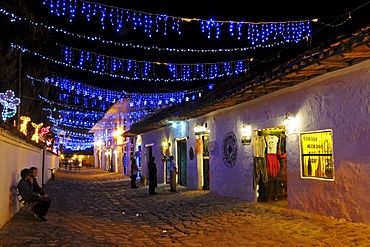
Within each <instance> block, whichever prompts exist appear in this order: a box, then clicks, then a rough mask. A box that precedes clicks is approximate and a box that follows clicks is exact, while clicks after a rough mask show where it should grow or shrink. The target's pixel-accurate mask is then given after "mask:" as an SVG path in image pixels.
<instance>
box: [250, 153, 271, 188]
mask: <svg viewBox="0 0 370 247" xmlns="http://www.w3.org/2000/svg"><path fill="white" fill-rule="evenodd" d="M253 170H254V179H253V189H256V188H257V184H259V181H260V179H261V180H262V182H263V183H266V182H267V181H268V175H267V170H266V159H265V157H254V166H253Z"/></svg>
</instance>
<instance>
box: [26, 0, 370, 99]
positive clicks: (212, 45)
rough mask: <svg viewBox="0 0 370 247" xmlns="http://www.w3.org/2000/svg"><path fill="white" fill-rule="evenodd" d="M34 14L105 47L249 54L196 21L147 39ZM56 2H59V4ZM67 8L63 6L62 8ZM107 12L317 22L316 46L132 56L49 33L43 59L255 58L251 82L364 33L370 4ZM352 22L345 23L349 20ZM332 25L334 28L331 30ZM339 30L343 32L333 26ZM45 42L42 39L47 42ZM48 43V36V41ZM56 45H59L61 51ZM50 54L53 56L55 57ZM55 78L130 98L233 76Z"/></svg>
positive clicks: (211, 4)
mask: <svg viewBox="0 0 370 247" xmlns="http://www.w3.org/2000/svg"><path fill="white" fill-rule="evenodd" d="M32 2H33V3H32V8H33V9H32V10H33V11H34V12H35V18H39V20H37V21H41V22H43V23H46V24H49V25H54V26H55V27H58V28H63V29H64V30H67V31H70V32H74V33H79V34H82V35H88V36H98V37H100V38H102V39H105V40H111V41H116V42H121V43H131V44H136V45H142V46H147V47H153V46H158V47H167V48H176V49H226V48H228V49H232V48H237V47H248V46H249V43H248V41H246V40H245V39H241V40H237V39H236V38H231V37H230V36H228V35H227V28H226V25H225V27H222V29H221V30H222V33H221V36H220V38H219V39H215V38H212V39H207V37H206V36H207V35H206V34H204V33H201V31H200V24H199V22H198V21H191V22H188V23H182V24H181V27H180V29H181V32H182V34H181V35H178V34H176V33H175V32H173V31H171V30H170V28H168V29H169V31H168V34H167V36H163V35H162V34H156V33H155V32H153V36H152V38H149V37H148V35H147V34H146V33H144V32H143V29H142V28H140V27H139V28H137V30H134V29H133V28H134V27H133V25H132V23H127V24H124V25H123V26H122V28H121V30H120V31H119V32H116V31H115V29H114V28H111V27H110V26H106V29H105V30H102V28H101V23H100V21H99V17H92V18H91V22H88V21H86V18H85V17H84V16H83V15H81V14H80V13H77V14H76V17H75V18H74V19H73V21H72V22H70V21H69V16H65V17H62V16H61V17H56V15H54V14H50V11H49V8H48V7H47V6H45V5H43V4H42V2H43V1H42V0H37V1H32ZM54 2H57V0H54ZM62 2H63V1H62V0H60V3H62ZM96 3H100V4H104V5H106V6H109V7H118V8H124V9H130V10H133V11H141V12H146V13H151V14H166V15H169V16H175V17H182V18H196V19H204V20H209V19H210V18H213V19H215V20H222V21H229V20H233V21H248V22H250V21H253V22H258V21H274V22H281V21H296V20H312V19H319V22H317V23H312V24H311V29H312V35H311V39H309V40H303V41H300V42H299V43H297V44H296V43H290V44H284V45H280V46H278V47H272V48H257V49H253V50H248V51H237V52H228V53H209V52H208V53H179V52H166V51H160V52H159V51H155V50H151V51H148V50H143V49H137V48H136V49H134V48H123V47H117V46H114V45H109V44H102V43H99V42H92V41H88V40H86V39H80V38H76V37H71V36H68V35H63V34H58V35H56V34H55V33H54V32H52V31H49V32H50V33H51V34H52V35H54V37H53V39H52V42H50V43H49V44H48V45H47V48H45V47H41V48H39V50H40V51H44V52H47V53H48V52H51V53H52V54H58V53H59V54H60V53H61V51H60V49H61V46H62V45H63V46H70V47H73V48H76V49H79V50H86V51H91V52H95V53H97V54H102V55H105V56H109V57H119V58H122V59H132V60H140V61H149V62H160V63H214V62H221V61H236V60H243V59H249V58H252V61H251V62H250V64H249V66H250V67H249V70H248V73H249V76H251V77H253V76H254V75H258V74H260V73H262V72H263V71H265V70H268V69H272V68H273V67H274V66H277V65H279V64H282V63H284V62H286V61H288V60H289V59H291V58H293V57H294V55H298V54H301V53H303V52H305V51H307V50H308V49H313V48H315V47H317V46H319V45H321V44H322V43H323V42H326V41H327V40H328V39H331V38H335V37H337V36H338V35H340V34H345V33H348V32H351V31H353V30H355V29H357V28H358V27H360V26H361V25H365V24H368V22H369V17H368V13H369V10H370V4H369V1H343V2H340V1H295V2H294V3H293V4H292V3H290V2H287V1H273V2H272V3H271V2H269V1H254V2H251V1H245V2H242V1H236V0H229V1H225V2H224V3H223V4H220V2H219V1H194V0H187V1H169V0H165V1H164V0H162V1H151V0H145V1H126V0H125V1H122V0H116V1H113V0H108V1H97V2H96ZM349 16H350V17H351V19H349V20H348V21H347V22H346V20H347V19H348V18H349ZM321 22H323V23H325V24H330V25H331V26H332V27H329V25H325V24H323V23H321ZM336 25H338V26H336ZM44 35H45V34H44ZM46 35H47V34H46ZM55 43H58V45H56V44H55ZM51 53H48V54H51ZM50 72H52V73H53V74H54V75H58V76H61V77H65V78H69V79H72V80H76V81H80V82H82V83H86V84H89V85H92V86H96V87H101V88H105V89H111V90H117V91H122V90H124V91H126V92H170V91H178V90H191V89H196V88H201V87H205V86H206V85H208V84H211V83H216V84H217V83H222V82H224V81H227V80H229V79H232V78H233V76H229V77H227V76H226V77H222V78H217V79H214V80H208V79H207V80H197V81H190V82H189V81H187V82H183V81H176V82H148V81H141V80H135V81H132V80H127V79H117V78H112V77H109V76H102V75H97V74H93V73H90V72H84V71H82V70H79V69H72V68H68V67H65V66H62V65H60V66H55V65H54V66H53V67H52V68H50ZM161 73H164V72H162V71H161V70H157V74H156V76H157V77H161V76H163V75H162V74H161Z"/></svg>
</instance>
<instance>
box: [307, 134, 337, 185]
mask: <svg viewBox="0 0 370 247" xmlns="http://www.w3.org/2000/svg"><path fill="white" fill-rule="evenodd" d="M332 134H333V133H332V130H320V131H312V132H302V133H300V146H301V177H302V178H317V179H328V180H334V160H333V135H332Z"/></svg>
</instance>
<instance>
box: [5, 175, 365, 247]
mask: <svg viewBox="0 0 370 247" xmlns="http://www.w3.org/2000/svg"><path fill="white" fill-rule="evenodd" d="M45 189H46V190H47V191H48V192H49V194H50V197H51V198H52V200H53V202H52V205H51V207H50V210H49V213H48V215H47V216H46V218H47V219H48V222H39V221H37V220H36V219H35V218H34V217H33V215H32V214H31V213H30V212H21V213H17V214H16V215H14V216H13V218H12V219H11V220H10V221H9V222H8V223H7V224H6V225H5V226H4V227H3V228H2V229H1V230H0V246H3V247H8V246H9V247H10V246H11V247H13V246H78V247H84V246H104V247H105V246H164V247H167V246H189V247H192V246H222V247H223V246H232V247H234V246H237V247H239V246H370V226H368V225H363V224H356V223H352V222H347V221H344V220H337V219H333V218H329V217H325V216H320V215H316V214H310V213H304V212H300V211H296V210H290V209H287V202H286V201H277V202H264V203H258V202H256V203H249V202H246V201H243V200H240V199H235V198H225V197H221V196H217V195H214V194H212V193H209V192H208V191H192V190H187V189H186V188H184V187H178V191H177V192H175V193H173V192H170V191H168V189H169V185H163V184H160V185H158V188H157V192H158V193H159V194H157V195H154V196H150V195H149V193H148V187H147V186H146V187H141V188H139V189H133V190H131V189H130V179H129V177H128V176H125V175H120V174H116V173H111V172H106V171H100V170H97V169H82V170H81V171H75V170H64V169H62V170H58V171H57V172H56V180H55V181H49V182H48V184H47V185H46V186H45Z"/></svg>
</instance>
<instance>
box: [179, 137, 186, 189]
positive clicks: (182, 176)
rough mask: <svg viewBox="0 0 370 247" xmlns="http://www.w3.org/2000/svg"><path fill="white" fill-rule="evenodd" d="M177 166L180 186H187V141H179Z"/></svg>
mask: <svg viewBox="0 0 370 247" xmlns="http://www.w3.org/2000/svg"><path fill="white" fill-rule="evenodd" d="M177 164H178V176H179V177H178V182H179V185H182V186H186V185H187V157H186V139H183V140H179V141H177Z"/></svg>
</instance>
